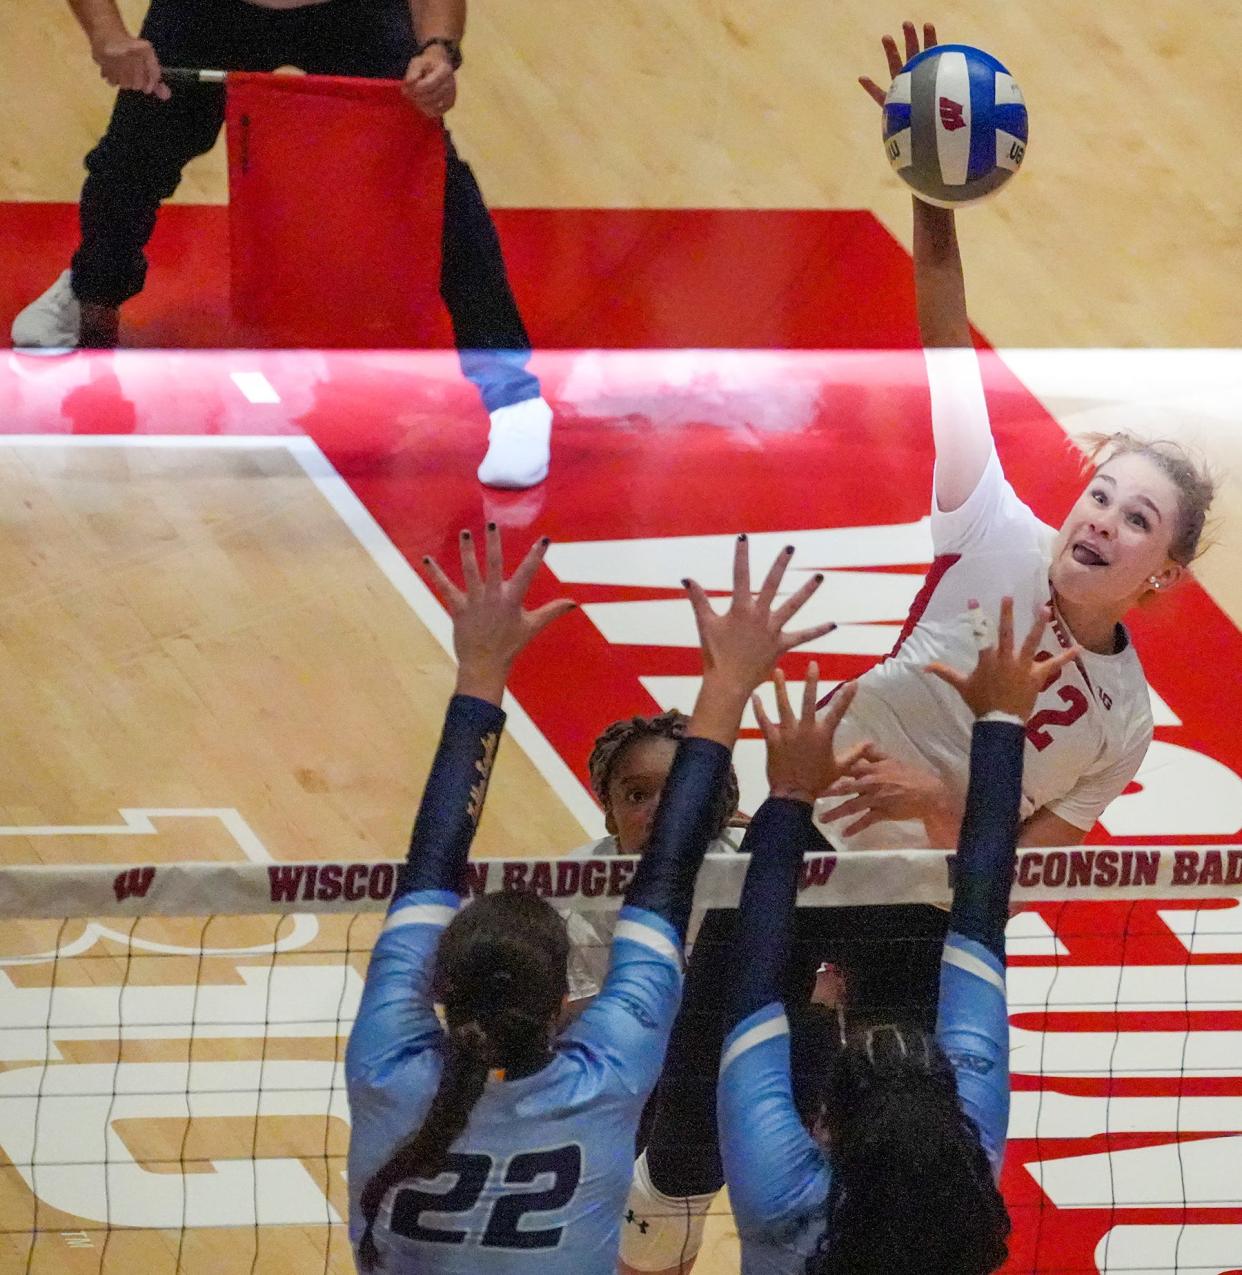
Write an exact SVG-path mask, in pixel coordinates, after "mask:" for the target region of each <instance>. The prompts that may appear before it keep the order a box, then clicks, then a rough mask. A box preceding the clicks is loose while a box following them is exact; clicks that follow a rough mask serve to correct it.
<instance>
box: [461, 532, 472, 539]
mask: <svg viewBox="0 0 1242 1275" xmlns="http://www.w3.org/2000/svg"><path fill="white" fill-rule="evenodd" d="M461 538H462V539H463V540H469V539H470V533H469V532H468V531H463V532H462V533H461Z"/></svg>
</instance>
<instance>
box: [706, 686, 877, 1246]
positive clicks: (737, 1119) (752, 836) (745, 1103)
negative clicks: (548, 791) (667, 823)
mask: <svg viewBox="0 0 1242 1275" xmlns="http://www.w3.org/2000/svg"><path fill="white" fill-rule="evenodd" d="M817 676H818V670H817V668H816V666H815V665H814V664H812V665H811V666H810V669H809V670H808V673H807V681H806V690H805V695H804V698H803V705H802V713H801V715H800V716H797V715H795V714H794V712H793V710H792V709H791V707H790V704H789V699H788V696H787V695H786V693H785V684H784V678H783V676H782V675H781V674H779V673H778V674H777V678H776V691H777V705H778V708H779V710H780V711H779V719H778V721H777V722H776V723H773V722H771V721H769V720H768V718H767V716H766V715H765V714H764V712H763V709H762V706H761V705H759V704H758V702H756V705H755V713H756V716H757V717H758V719H759V724H760V727H761V728H762V730H763V734H764V738H765V740H766V741H767V750H768V783H769V786H770V789H771V795H770V796H769V798H768V800H767V801H765V802H764V804H763V805H762V806H761V807H760V808H759V811H758V813H757V814H756V815H755V818H754V819H753V820H752V822H751V825H750V827H749V828H748V829H747V833H746V839H745V841H744V842H743V845H742V848H743V850H745V851H749V852H750V865H749V867H748V868H747V871H746V882H745V885H744V886H743V888H742V900H741V905H740V917H739V921H738V928H737V933H736V938H735V953H736V961H735V964H736V969H737V976H736V979H735V982H734V984H733V995H732V998H731V1003H730V1006H729V1022H730V1029H729V1031H728V1034H727V1035H726V1037H725V1043H724V1049H723V1052H722V1054H721V1060H720V1082H719V1088H718V1097H717V1104H716V1110H717V1118H718V1121H719V1124H720V1153H721V1160H722V1162H723V1164H724V1170H725V1179H726V1181H727V1182H728V1184H729V1195H730V1200H731V1202H732V1205H733V1210H734V1213H735V1216H736V1217H737V1221H738V1229H739V1231H740V1232H741V1233H742V1234H743V1235H748V1234H757V1233H763V1232H767V1231H770V1230H772V1229H774V1228H778V1227H779V1226H780V1225H781V1224H782V1222H783V1221H785V1220H787V1219H790V1218H794V1217H798V1216H802V1215H804V1214H805V1213H806V1212H807V1211H809V1210H810V1209H811V1208H813V1207H814V1206H815V1205H816V1204H818V1203H819V1202H821V1201H822V1200H823V1198H824V1196H825V1195H826V1194H827V1189H828V1176H827V1175H828V1168H827V1165H826V1162H825V1160H824V1158H823V1156H822V1155H821V1153H820V1151H819V1148H818V1147H817V1145H816V1143H815V1141H814V1139H813V1138H812V1137H811V1135H810V1134H809V1133H808V1132H807V1130H806V1129H805V1128H804V1126H803V1124H802V1121H801V1119H800V1117H799V1115H798V1110H797V1106H796V1105H795V1103H794V1097H793V1081H792V1077H791V1075H790V1065H789V1025H788V1022H787V1021H786V1018H785V1012H784V1008H783V1006H782V1004H781V998H780V986H781V978H782V975H783V973H784V969H785V965H786V963H787V961H788V959H789V948H790V941H791V934H792V928H793V916H794V905H795V903H796V901H797V895H798V873H799V869H800V867H801V864H802V855H803V853H804V851H805V850H807V849H808V848H809V849H820V848H822V847H823V840H822V838H820V837H819V835H818V834H817V833H816V831H815V828H814V824H813V822H812V817H811V811H812V807H813V804H814V802H815V800H816V798H817V797H819V796H820V795H821V794H822V793H823V792H824V791H825V790H826V789H827V788H828V786H829V785H830V784H831V783H832V782H833V780H834V779H835V778H836V776H837V775H838V774H839V773H840V771H841V769H842V767H844V766H846V765H848V764H849V762H850V761H851V760H852V758H853V757H854V756H856V755H858V754H860V753H861V752H862V750H863V749H864V748H866V745H865V744H861V745H859V746H858V747H857V748H856V749H854V750H853V751H852V753H851V755H850V756H847V757H843V758H837V757H836V756H835V755H834V752H833V736H834V734H835V731H836V728H837V724H838V723H839V722H840V720H841V717H842V715H843V714H844V713H845V711H846V709H847V708H848V707H849V703H850V700H851V699H852V698H853V693H854V687H853V685H852V684H851V685H850V686H847V687H845V688H843V689H842V690H841V691H840V692H838V694H837V695H835V696H834V697H833V699H832V701H831V703H830V705H829V709H828V711H827V713H825V714H824V716H823V718H821V719H819V720H818V721H817V720H816V718H815V696H816V682H817Z"/></svg>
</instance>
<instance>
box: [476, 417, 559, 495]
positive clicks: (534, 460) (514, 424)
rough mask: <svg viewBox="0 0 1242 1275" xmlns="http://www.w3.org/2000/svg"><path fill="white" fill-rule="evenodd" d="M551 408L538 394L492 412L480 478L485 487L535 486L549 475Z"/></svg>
mask: <svg viewBox="0 0 1242 1275" xmlns="http://www.w3.org/2000/svg"><path fill="white" fill-rule="evenodd" d="M551 435H552V409H551V408H550V407H549V406H548V405H547V403H545V402H544V400H543V399H541V398H528V399H526V400H525V401H524V402H521V403H513V404H511V405H510V406H508V407H498V408H497V409H496V410H495V411H494V412H493V413H492V428H491V431H490V432H489V434H488V436H487V455H486V456H484V457H483V463H482V464H481V465H480V466H479V482H481V483H485V484H486V485H487V486H488V487H509V488H521V487H534V486H536V485H537V484H539V483H541V482H543V480H544V479H545V478H546V477H547V476H548V460H549V458H550V452H549V443H550V439H551Z"/></svg>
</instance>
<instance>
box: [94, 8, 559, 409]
mask: <svg viewBox="0 0 1242 1275" xmlns="http://www.w3.org/2000/svg"><path fill="white" fill-rule="evenodd" d="M142 36H143V38H144V39H146V40H150V42H151V44H152V45H153V46H154V48H155V51H156V54H157V55H158V57H159V59H160V63H161V65H163V66H188V67H218V68H222V69H224V70H230V71H234V70H235V71H272V70H275V69H276V67H278V66H285V65H289V66H297V67H300V68H301V69H302V70H304V71H307V72H309V73H311V74H318V75H349V76H361V77H367V78H378V79H400V78H402V77H403V76H404V75H405V69H406V67H407V65H408V64H409V61H410V58H411V57H413V55H414V47H415V37H414V30H413V26H412V23H411V19H410V8H409V4H408V2H407V0H327V3H324V4H314V5H308V6H306V7H304V8H300V9H285V10H280V9H265V8H262V7H260V6H259V5H255V4H248V3H246V0H152V4H151V8H150V10H149V11H148V13H147V17H146V21H145V22H144V23H143V26H142ZM412 109H413V107H411V110H412ZM223 124H224V88H223V86H220V85H201V86H190V87H182V86H178V87H177V88H176V89H175V90H174V92H173V96H172V100H171V101H169V102H161V101H159V100H158V99H157V98H154V97H149V96H147V95H146V94H143V93H135V92H121V93H118V94H117V99H116V106H115V107H114V108H113V112H112V119H111V121H110V122H109V124H108V131H107V133H106V134H105V135H104V138H103V140H102V141H101V142H100V143H99V145H98V146H96V147H95V149H94V150H93V151H91V153H90V154H89V155H88V156H87V157H86V169H87V174H88V176H87V179H86V183H85V185H84V186H83V188H82V199H81V206H80V217H81V227H82V241H81V246H80V247H79V248H78V251H77V252H76V253H75V254H74V258H73V267H72V284H73V291H74V293H75V295H76V296H77V297H78V298H79V299H80V300H83V301H92V302H97V303H99V304H102V305H110V306H116V305H120V304H121V303H122V302H123V301H127V300H128V299H129V298H130V297H132V296H136V295H137V294H138V293H139V292H141V291H142V286H143V283H144V282H145V280H146V273H147V262H146V256H145V253H144V249H145V248H146V245H147V243H148V241H149V240H150V238H151V233H152V231H153V230H154V229H155V218H156V214H157V212H158V211H159V206H160V204H161V203H162V202H163V201H164V200H165V199H167V198H168V197H169V196H170V195H171V194H172V193H173V191H175V190H176V189H177V186H178V185H179V183H180V181H181V172H182V169H184V168H185V166H186V164H188V163H189V161H190V160H191V159H194V158H195V157H196V156H198V155H203V154H206V152H207V151H209V150H210V149H211V148H212V146H214V145H215V141H216V138H217V137H218V136H219V133H220V129H221V127H222V126H223ZM446 148H447V168H446V172H445V187H444V237H443V243H442V264H441V271H440V295H441V296H442V297H443V298H444V302H445V305H446V306H447V307H448V310H449V313H450V315H451V316H452V321H453V332H454V336H455V338H456V342H457V348H458V349H459V350H460V351H461V352H462V368H463V371H464V372H465V374H466V375H467V376H468V377H469V378H470V379H471V380H472V381H474V382H475V384H476V385H478V386H479V389H480V391H481V393H482V395H483V401H484V404H485V406H486V407H487V408H488V410H489V411H491V410H494V409H495V408H497V407H504V406H507V405H508V404H511V403H519V402H522V401H523V400H524V399H528V398H534V397H536V396H537V395H538V393H539V383H538V381H537V380H535V378H534V377H533V376H531V375H530V374H529V373H528V372H527V371H526V370H525V367H526V361H527V358H528V356H529V350H530V342H529V340H528V338H527V335H526V329H525V327H524V325H523V323H522V317H521V315H520V314H519V313H518V309H517V305H516V303H515V302H514V299H513V293H512V291H511V290H510V288H509V281H508V277H507V275H506V273H505V263H504V258H503V257H502V255H501V251H500V241H499V239H498V238H497V235H496V228H495V225H494V224H493V222H492V218H491V214H490V213H489V212H488V211H487V206H486V205H485V204H484V202H483V196H482V194H481V193H480V191H479V186H478V183H477V182H476V181H475V178H474V174H473V173H472V172H471V171H470V168H469V166H468V165H467V164H465V163H463V162H462V160H461V159H459V158H458V156H457V152H456V151H455V150H454V148H453V144H452V142H451V140H449V139H448V138H447V136H446Z"/></svg>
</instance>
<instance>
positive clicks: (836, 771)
mask: <svg viewBox="0 0 1242 1275" xmlns="http://www.w3.org/2000/svg"><path fill="white" fill-rule="evenodd" d="M772 680H773V682H774V683H775V685H776V709H777V720H776V721H775V722H773V721H772V720H771V719H770V718H769V717H768V715H767V713H766V712H764V708H763V705H762V704H761V703H760V701H759V697H758V695H756V696H755V697H754V701H753V702H754V708H755V717H756V718H757V719H758V722H759V729H760V730H761V731H763V739H764V743H765V744H766V745H767V750H768V788H769V789H770V790H771V793H772V796H773V797H789V798H792V799H793V800H794V801H805V802H808V803H811V804H814V802H815V801H816V800H817V799H818V798H819V797H821V796H822V795H823V794H824V793H825V792H827V790H828V788H829V786H830V785H831V784H832V783H833V781H834V780H836V779H837V778H838V776H840V775H842V774H843V773H845V772H846V771H847V770H848V769H849V768H850V767H851V766H852V765H853V764H854V763H855V762H857V761H858V760H859V759H861V758H862V757H863V756H865V755H866V754H867V751H868V749H869V748H870V747H871V745H870V744H869V743H862V744H856V745H855V746H854V747H853V748H851V749H850V750H849V751H848V752H846V753H845V754H843V755H841V756H838V755H837V753H836V750H835V748H834V746H833V744H834V740H835V738H836V733H837V727H838V726H839V725H840V724H841V718H842V717H844V716H845V710H846V709H847V708H849V706H850V703H851V702H852V701H853V699H854V693H855V691H856V690H857V689H858V687H857V684H856V683H854V682H849V683H848V684H846V685H845V686H843V687H841V689H840V690H839V691H838V692H837V693H836V694H835V695H834V696H833V697H832V699H831V701H830V702H829V705H828V711H827V712H826V713H824V715H823V716H822V717H818V716H816V713H815V703H816V699H817V696H818V693H819V665H818V664H815V663H812V664H811V665H809V666H808V668H807V671H806V685H805V687H804V689H803V692H802V712H801V713H800V714H796V713H795V712H794V710H793V707H792V706H791V704H790V702H789V692H788V690H787V688H786V686H785V674H784V673H783V672H782V671H781V670H780V669H777V670H776V673H775V675H774V677H773V679H772Z"/></svg>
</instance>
